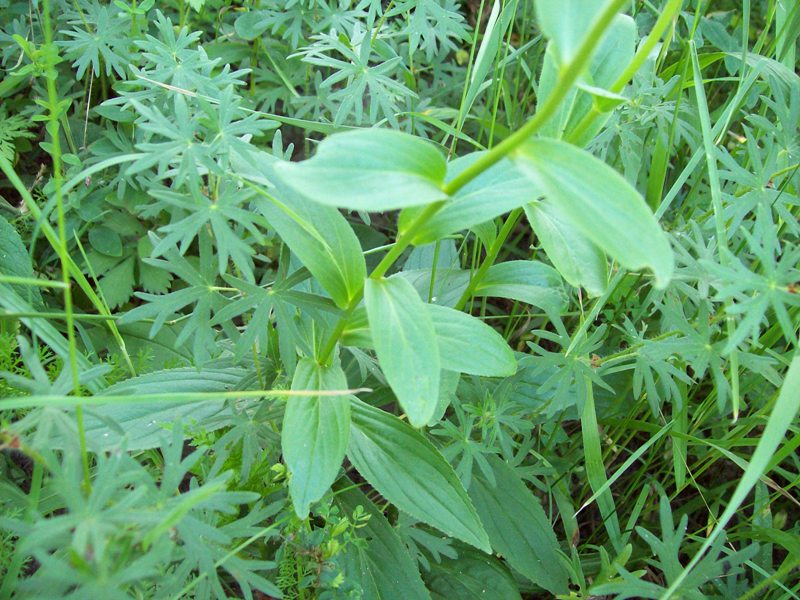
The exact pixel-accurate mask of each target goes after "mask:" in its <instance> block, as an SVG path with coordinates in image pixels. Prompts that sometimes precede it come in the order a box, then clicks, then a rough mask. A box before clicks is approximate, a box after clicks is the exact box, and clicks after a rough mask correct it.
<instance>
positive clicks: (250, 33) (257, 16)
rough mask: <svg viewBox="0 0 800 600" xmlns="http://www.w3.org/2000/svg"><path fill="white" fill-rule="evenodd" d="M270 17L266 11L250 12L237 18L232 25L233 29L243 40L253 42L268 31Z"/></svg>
mask: <svg viewBox="0 0 800 600" xmlns="http://www.w3.org/2000/svg"><path fill="white" fill-rule="evenodd" d="M270 24H271V21H270V15H269V13H268V12H266V11H262V10H252V11H249V12H246V13H244V14H243V15H241V16H239V17H238V18H237V19H236V21H235V22H234V23H233V28H234V30H235V31H236V35H238V36H239V37H240V38H242V39H243V40H247V41H250V40H254V39H256V38H257V37H259V36H260V35H261V34H262V33H264V32H265V31H266V30H267V29H269V27H270Z"/></svg>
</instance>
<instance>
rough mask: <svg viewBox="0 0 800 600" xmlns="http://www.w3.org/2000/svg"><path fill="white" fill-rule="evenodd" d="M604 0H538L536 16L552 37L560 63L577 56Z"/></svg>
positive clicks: (548, 35) (544, 30)
mask: <svg viewBox="0 0 800 600" xmlns="http://www.w3.org/2000/svg"><path fill="white" fill-rule="evenodd" d="M604 5H605V0H561V1H560V2H553V1H552V0H536V3H535V6H536V17H537V20H538V21H539V27H540V28H541V30H542V32H543V33H544V35H545V36H546V37H547V38H548V39H550V40H552V42H553V45H554V46H555V49H556V53H557V55H558V59H559V62H560V63H561V64H564V63H567V62H569V61H571V60H572V59H573V58H574V57H575V53H576V51H577V50H578V47H579V46H580V44H581V42H582V41H583V38H584V36H585V35H586V33H587V32H588V31H589V28H590V27H591V25H592V21H594V19H595V18H596V17H597V15H598V14H599V13H600V11H601V10H602V8H603V6H604Z"/></svg>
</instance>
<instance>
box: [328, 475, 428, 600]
mask: <svg viewBox="0 0 800 600" xmlns="http://www.w3.org/2000/svg"><path fill="white" fill-rule="evenodd" d="M335 487H336V497H335V498H336V500H335V501H336V503H337V504H338V505H339V506H340V507H341V508H342V510H343V512H344V513H345V515H347V516H351V515H352V514H353V512H354V511H355V510H356V509H357V508H358V507H359V506H361V507H362V508H363V509H364V512H366V514H368V515H369V520H368V521H367V522H366V524H365V525H364V526H363V527H360V528H359V529H358V530H357V535H358V537H359V538H361V539H363V540H365V541H366V546H365V547H363V548H362V547H360V546H358V545H355V544H353V545H352V546H351V547H352V548H353V549H352V552H354V553H355V554H356V555H357V557H358V563H359V564H358V566H359V570H360V573H358V574H357V573H351V572H348V573H347V575H348V578H355V577H358V576H360V579H361V582H360V583H361V587H362V588H364V589H365V591H367V590H371V591H372V593H369V592H367V593H365V595H364V600H394V599H395V598H396V597H397V591H398V590H402V591H403V600H430V597H431V596H430V594H429V593H428V590H427V589H425V585H424V584H423V583H422V578H421V577H420V575H419V569H418V568H417V565H416V564H414V561H413V560H412V559H411V556H410V555H409V553H408V550H407V549H406V547H405V546H404V545H403V542H402V540H401V539H400V536H399V535H397V532H396V531H395V530H394V527H392V526H391V525H390V524H389V521H387V520H386V517H384V516H383V513H382V512H381V511H379V510H378V509H377V507H376V506H375V505H374V504H373V503H372V502H371V501H370V499H369V498H367V497H366V496H365V495H364V494H363V493H362V492H361V491H360V490H359V489H358V488H356V487H355V486H353V483H352V482H351V481H350V480H349V479H344V480H342V482H341V483H339V484H337V485H336V486H335Z"/></svg>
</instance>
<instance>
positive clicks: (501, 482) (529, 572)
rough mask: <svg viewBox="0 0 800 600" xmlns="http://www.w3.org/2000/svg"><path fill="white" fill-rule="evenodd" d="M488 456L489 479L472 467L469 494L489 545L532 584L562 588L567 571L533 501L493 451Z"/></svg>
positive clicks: (551, 589)
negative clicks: (492, 477) (491, 454)
mask: <svg viewBox="0 0 800 600" xmlns="http://www.w3.org/2000/svg"><path fill="white" fill-rule="evenodd" d="M488 461H489V465H490V466H491V469H492V474H493V475H494V478H495V484H494V485H492V483H491V482H489V481H488V480H487V479H486V477H485V476H484V475H483V474H481V473H480V472H479V471H476V472H475V473H473V477H472V483H471V485H470V488H469V494H470V498H472V501H473V502H474V503H475V508H476V509H477V511H478V514H479V515H480V517H481V520H482V521H483V523H484V526H485V527H486V532H487V533H488V534H489V541H491V543H492V548H494V550H495V551H496V552H498V553H499V554H501V555H502V556H503V557H505V559H506V560H507V561H508V562H509V564H510V565H511V566H512V567H514V568H515V569H516V570H517V571H519V572H520V573H522V574H523V575H525V577H527V578H528V579H530V580H531V581H532V582H534V583H535V584H537V585H539V586H541V587H543V588H545V589H546V590H548V591H549V592H551V593H553V594H563V593H566V591H567V583H568V581H569V578H568V573H567V570H566V569H565V567H564V564H563V563H562V557H561V554H560V552H559V547H558V540H557V539H556V535H555V533H554V532H553V526H552V524H551V523H550V521H549V520H548V518H547V516H546V515H545V513H544V510H542V507H541V505H540V503H539V500H538V499H537V498H536V497H535V496H534V495H533V494H532V493H531V491H530V490H529V489H528V488H527V487H526V486H525V484H524V483H523V482H522V480H521V479H520V478H519V477H518V476H517V474H516V473H515V472H514V469H512V468H511V467H510V466H509V465H508V464H507V463H505V462H504V461H503V460H501V459H500V458H498V457H496V456H491V457H489V459H488Z"/></svg>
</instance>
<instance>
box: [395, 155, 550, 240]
mask: <svg viewBox="0 0 800 600" xmlns="http://www.w3.org/2000/svg"><path fill="white" fill-rule="evenodd" d="M483 154H485V152H473V153H472V154H468V155H466V156H462V157H460V158H457V159H455V160H453V161H451V162H450V163H448V165H447V179H448V180H450V179H453V178H454V177H455V176H457V175H458V174H459V173H461V172H462V171H463V170H464V169H466V168H467V167H469V166H470V165H471V164H473V163H474V162H475V161H476V160H478V159H479V158H480V157H481V156H482V155H483ZM539 196H541V191H540V190H538V189H537V188H536V186H534V185H533V184H532V183H531V180H530V178H529V177H527V175H526V174H525V173H524V172H523V171H522V169H520V168H519V167H518V166H517V165H515V164H514V163H512V162H511V161H510V160H507V159H503V160H501V161H500V162H498V163H497V164H496V165H494V166H493V167H491V168H489V169H487V170H486V171H484V172H483V173H481V174H480V175H478V176H477V177H476V178H475V179H473V180H472V181H470V182H469V183H468V184H467V185H465V186H464V187H463V188H461V189H460V190H458V192H456V193H455V194H454V195H453V197H452V200H451V201H450V202H448V203H447V204H445V205H444V206H443V207H442V209H441V210H439V212H437V213H436V214H435V215H433V216H432V217H431V218H430V219H428V220H427V221H426V222H425V223H424V224H423V225H422V227H421V228H420V229H419V231H418V232H417V234H416V235H415V236H414V244H417V245H420V244H427V243H431V242H435V241H436V240H439V239H441V238H443V237H444V236H447V235H450V234H452V233H455V232H456V231H461V230H463V229H470V228H472V227H475V226H477V225H480V224H481V223H485V222H486V221H490V220H491V219H494V218H495V217H498V216H500V215H502V214H505V213H507V212H509V211H510V210H514V209H515V208H518V207H520V206H524V205H525V204H527V203H529V202H533V201H534V200H536V199H537V198H538V197H539ZM421 210H422V209H421V208H410V209H406V210H404V211H403V212H402V213H400V220H399V227H400V231H401V232H402V231H403V230H404V229H405V228H407V227H408V225H410V223H411V222H412V221H413V220H414V218H415V217H416V216H417V215H418V214H419V212H420V211H421Z"/></svg>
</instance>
